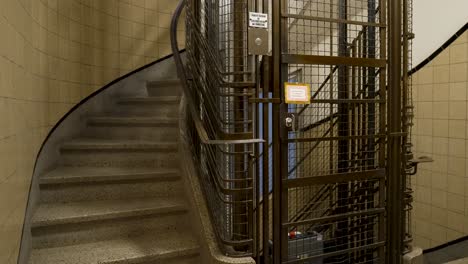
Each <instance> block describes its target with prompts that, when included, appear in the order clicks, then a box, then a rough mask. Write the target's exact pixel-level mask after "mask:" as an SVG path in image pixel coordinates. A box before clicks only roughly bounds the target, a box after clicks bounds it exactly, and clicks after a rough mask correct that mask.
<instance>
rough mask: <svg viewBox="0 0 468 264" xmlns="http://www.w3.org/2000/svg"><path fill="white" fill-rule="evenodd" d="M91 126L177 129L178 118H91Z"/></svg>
mask: <svg viewBox="0 0 468 264" xmlns="http://www.w3.org/2000/svg"><path fill="white" fill-rule="evenodd" d="M87 123H88V125H89V126H94V127H96V126H150V127H177V126H178V125H179V119H178V118H164V117H162V118H160V117H104V116H101V117H97V116H96V117H90V118H89V119H88V120H87Z"/></svg>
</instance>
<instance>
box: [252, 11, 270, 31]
mask: <svg viewBox="0 0 468 264" xmlns="http://www.w3.org/2000/svg"><path fill="white" fill-rule="evenodd" d="M249 26H250V27H255V28H268V14H263V13H255V12H249Z"/></svg>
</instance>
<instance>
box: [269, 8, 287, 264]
mask: <svg viewBox="0 0 468 264" xmlns="http://www.w3.org/2000/svg"><path fill="white" fill-rule="evenodd" d="M272 1H273V6H272V8H273V9H272V11H273V12H272V13H273V17H272V29H273V32H272V37H273V51H272V54H273V66H272V67H273V97H274V98H282V97H281V96H282V92H281V90H282V87H283V85H282V83H281V80H282V79H281V77H282V76H281V72H282V71H281V49H282V45H281V44H282V43H281V40H282V36H281V34H282V32H281V29H282V27H281V24H282V23H281V19H282V18H281V9H282V8H281V7H282V3H281V2H284V0H283V1H281V0H272ZM282 123H283V122H282V120H281V107H280V105H278V104H274V105H273V263H274V264H279V263H281V261H282V257H284V256H282V254H281V253H282V252H281V250H282V247H283V245H282V243H283V242H284V241H282V234H281V233H282V231H283V230H282V228H281V218H282V209H283V208H281V207H282V206H281V205H282V188H281V184H282V175H281V170H282V168H281V165H282V164H281V163H282V161H281V156H282V155H281V144H282V143H281V131H280V129H281V126H282V125H283V124H282ZM285 209H286V208H285Z"/></svg>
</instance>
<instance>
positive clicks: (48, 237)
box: [32, 199, 189, 248]
mask: <svg viewBox="0 0 468 264" xmlns="http://www.w3.org/2000/svg"><path fill="white" fill-rule="evenodd" d="M187 216H188V211H187V207H186V205H185V203H184V202H183V201H182V200H180V199H132V200H112V201H100V202H97V201H93V202H80V203H44V204H42V205H41V206H40V207H39V208H38V210H37V211H36V213H35V215H34V217H33V221H32V236H33V247H34V248H46V247H58V246H65V245H74V244H79V243H89V242H96V241H103V240H109V239H115V238H119V237H128V236H135V235H142V234H146V233H152V234H155V235H157V234H159V233H164V232H168V231H178V232H187V231H188V230H187V226H188V224H189V223H188V217H187Z"/></svg>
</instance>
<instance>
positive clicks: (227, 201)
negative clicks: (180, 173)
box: [171, 0, 263, 257]
mask: <svg viewBox="0 0 468 264" xmlns="http://www.w3.org/2000/svg"><path fill="white" fill-rule="evenodd" d="M244 2H245V3H244ZM232 3H233V4H232V6H230V7H229V8H231V9H233V10H235V9H244V8H246V6H247V5H246V1H243V0H240V1H232ZM219 4H220V3H218V1H216V0H214V1H196V0H181V1H179V4H178V5H177V8H176V10H175V12H174V15H173V17H172V22H171V47H172V51H173V54H174V60H175V63H176V67H177V72H178V75H179V78H180V80H181V84H182V90H183V95H184V99H185V102H186V113H185V128H184V129H185V131H184V134H185V135H184V136H185V140H186V142H187V144H188V145H189V147H190V148H191V152H192V158H193V160H192V162H193V164H194V165H195V169H196V170H197V171H196V172H197V173H198V177H199V179H200V182H201V185H202V186H203V191H204V195H205V198H206V201H207V205H208V209H209V212H210V214H211V220H212V223H213V227H214V230H215V232H216V236H217V238H218V241H219V244H220V247H221V250H222V251H223V252H224V253H225V254H226V255H229V256H235V257H237V256H239V257H241V256H251V255H252V254H253V251H254V249H253V247H254V242H253V241H254V223H255V222H254V213H253V212H254V195H255V189H254V175H253V168H254V166H253V165H252V163H253V160H254V152H253V151H254V144H256V143H261V142H263V140H261V139H255V138H253V122H252V113H251V109H249V107H250V105H249V103H248V99H249V97H251V96H253V95H254V93H253V88H255V82H253V81H252V78H253V77H252V76H253V74H252V73H251V72H249V70H248V67H247V65H248V63H247V61H246V58H242V57H241V58H239V54H244V47H242V46H241V47H239V48H237V49H236V48H232V46H229V45H226V43H224V42H230V43H228V44H232V42H235V41H236V40H238V38H242V37H243V36H239V35H238V32H239V30H233V29H232V28H229V27H237V26H239V25H240V26H241V25H242V24H245V23H242V22H243V21H238V20H239V19H245V18H239V17H238V14H236V16H234V13H230V14H226V15H228V16H229V17H231V19H233V20H229V19H226V18H225V16H223V15H222V14H220V13H219V12H222V11H220V8H219ZM226 8H227V7H224V8H223V9H224V10H228V11H229V8H228V9H226ZM184 10H185V13H186V16H185V17H186V21H185V22H186V27H185V30H186V41H185V45H186V52H185V58H182V56H181V54H180V53H179V46H178V39H177V30H178V24H179V20H180V17H181V15H182V13H183V11H184ZM245 13H247V12H245ZM223 19H224V20H223ZM220 20H223V21H220ZM226 24H229V25H228V26H227V27H226ZM223 26H224V28H222V27H223ZM241 32H242V31H241Z"/></svg>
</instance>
